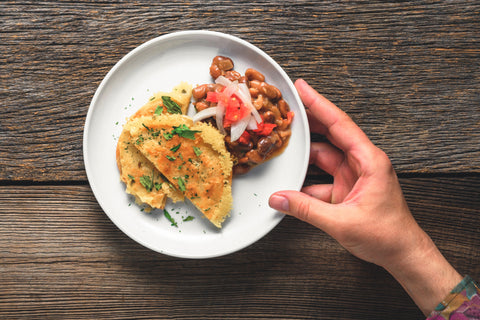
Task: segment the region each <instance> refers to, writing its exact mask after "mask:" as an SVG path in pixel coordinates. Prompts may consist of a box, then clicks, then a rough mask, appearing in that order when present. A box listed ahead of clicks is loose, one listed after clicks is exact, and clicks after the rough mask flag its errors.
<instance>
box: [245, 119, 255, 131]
mask: <svg viewBox="0 0 480 320" xmlns="http://www.w3.org/2000/svg"><path fill="white" fill-rule="evenodd" d="M247 129H248V130H257V129H258V123H257V121H256V120H255V118H254V117H250V121H248V124H247Z"/></svg>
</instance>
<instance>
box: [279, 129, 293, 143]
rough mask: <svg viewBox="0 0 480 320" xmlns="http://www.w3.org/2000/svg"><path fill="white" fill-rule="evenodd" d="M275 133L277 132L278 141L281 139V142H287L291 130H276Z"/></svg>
mask: <svg viewBox="0 0 480 320" xmlns="http://www.w3.org/2000/svg"><path fill="white" fill-rule="evenodd" d="M277 132H278V135H279V136H280V139H282V141H285V140H287V139H288V138H289V137H290V136H291V135H292V130H291V129H286V130H278V131H277Z"/></svg>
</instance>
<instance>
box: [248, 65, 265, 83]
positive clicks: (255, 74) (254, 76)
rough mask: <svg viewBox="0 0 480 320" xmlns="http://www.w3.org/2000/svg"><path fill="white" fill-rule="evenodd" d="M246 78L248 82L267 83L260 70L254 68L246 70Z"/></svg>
mask: <svg viewBox="0 0 480 320" xmlns="http://www.w3.org/2000/svg"><path fill="white" fill-rule="evenodd" d="M245 77H247V79H248V80H250V81H251V80H258V81H260V82H264V81H265V76H264V75H263V74H262V73H261V72H260V71H258V70H255V69H253V68H248V69H247V70H245Z"/></svg>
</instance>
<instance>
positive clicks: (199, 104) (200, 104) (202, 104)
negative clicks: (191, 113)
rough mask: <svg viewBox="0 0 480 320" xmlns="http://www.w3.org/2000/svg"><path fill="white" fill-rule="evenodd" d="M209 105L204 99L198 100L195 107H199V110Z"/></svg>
mask: <svg viewBox="0 0 480 320" xmlns="http://www.w3.org/2000/svg"><path fill="white" fill-rule="evenodd" d="M208 107H209V106H208V104H207V103H206V102H204V101H198V102H197V103H195V109H197V111H202V110H205V109H207V108H208Z"/></svg>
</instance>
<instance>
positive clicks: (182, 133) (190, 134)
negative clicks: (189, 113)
mask: <svg viewBox="0 0 480 320" xmlns="http://www.w3.org/2000/svg"><path fill="white" fill-rule="evenodd" d="M197 132H200V131H198V130H190V129H189V128H188V127H187V126H186V125H185V124H182V125H180V126H178V127H175V126H174V127H173V130H172V135H173V134H177V135H178V136H179V137H182V138H187V139H190V140H195V133H197Z"/></svg>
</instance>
